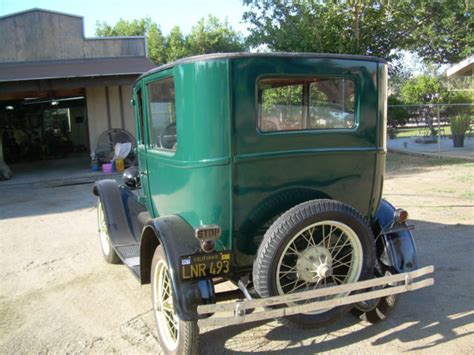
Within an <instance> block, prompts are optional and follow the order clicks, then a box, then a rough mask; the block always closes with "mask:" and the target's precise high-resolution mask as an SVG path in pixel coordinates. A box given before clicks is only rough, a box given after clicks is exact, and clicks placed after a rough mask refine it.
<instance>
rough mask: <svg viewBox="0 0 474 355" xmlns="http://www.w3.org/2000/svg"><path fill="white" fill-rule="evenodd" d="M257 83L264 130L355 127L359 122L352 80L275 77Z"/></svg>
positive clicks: (259, 110) (261, 128)
mask: <svg viewBox="0 0 474 355" xmlns="http://www.w3.org/2000/svg"><path fill="white" fill-rule="evenodd" d="M257 86H258V128H259V130H260V131H262V132H274V131H295V130H309V129H352V128H355V127H356V125H357V119H356V112H357V110H356V100H355V83H354V80H352V79H348V78H318V77H311V78H301V77H297V78H290V77H272V78H264V79H260V80H259V81H258V83H257Z"/></svg>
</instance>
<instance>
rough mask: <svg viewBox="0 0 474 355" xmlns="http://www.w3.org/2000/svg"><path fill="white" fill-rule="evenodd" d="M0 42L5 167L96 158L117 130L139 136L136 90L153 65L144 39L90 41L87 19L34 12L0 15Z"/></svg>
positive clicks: (0, 112) (0, 114)
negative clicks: (104, 136)
mask: <svg viewBox="0 0 474 355" xmlns="http://www.w3.org/2000/svg"><path fill="white" fill-rule="evenodd" d="M0 43H1V51H0V132H1V141H2V146H3V156H4V159H5V160H6V161H7V163H8V162H9V163H15V162H19V161H31V160H39V159H51V158H55V157H65V156H68V157H70V156H77V155H80V154H82V155H86V154H90V153H91V152H93V151H94V149H95V147H96V145H97V141H98V139H99V136H100V134H101V133H102V132H104V131H106V130H108V129H111V128H122V129H125V130H127V131H129V132H130V133H132V134H134V133H135V128H134V119H133V110H132V107H131V105H130V100H131V97H132V88H131V84H132V83H133V81H134V80H135V79H136V78H137V77H138V76H139V75H140V74H142V73H143V72H145V71H147V70H149V69H151V68H152V67H153V66H154V65H153V64H152V63H151V62H150V61H149V60H148V59H147V58H146V42H145V38H144V37H111V38H109V37H106V38H103V37H101V38H86V37H85V36H84V25H83V18H82V17H80V16H75V15H69V14H64V13H58V12H54V11H47V10H42V9H31V10H27V11H23V12H19V13H14V14H10V15H7V16H3V17H0ZM0 151H1V149H0Z"/></svg>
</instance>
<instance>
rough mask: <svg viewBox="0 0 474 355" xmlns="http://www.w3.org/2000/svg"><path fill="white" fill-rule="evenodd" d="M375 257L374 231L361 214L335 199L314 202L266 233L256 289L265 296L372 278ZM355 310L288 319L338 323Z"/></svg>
mask: <svg viewBox="0 0 474 355" xmlns="http://www.w3.org/2000/svg"><path fill="white" fill-rule="evenodd" d="M374 255H375V250H374V239H373V235H372V232H371V230H370V228H369V227H368V225H367V223H366V222H365V220H364V219H363V217H362V216H360V215H359V213H357V211H356V210H354V209H353V208H351V207H350V206H348V205H345V204H343V203H341V202H337V201H332V200H313V201H308V202H305V203H302V204H300V205H298V206H296V207H294V208H292V209H290V210H289V211H287V212H286V213H284V214H283V215H282V216H280V217H279V218H278V219H277V220H276V221H275V222H274V223H273V224H272V226H271V227H270V228H269V229H268V231H267V232H266V233H265V236H264V239H263V242H262V244H261V245H260V248H259V251H258V254H257V258H256V260H255V263H254V268H253V279H254V284H255V289H256V290H257V292H258V294H259V295H260V296H261V297H270V296H275V295H283V294H291V293H296V292H301V291H308V290H314V289H317V288H324V287H332V286H336V285H341V284H347V283H352V282H357V281H359V280H363V279H366V278H368V276H369V275H370V272H369V270H373V265H374ZM348 294H349V293H345V294H338V295H334V296H327V297H326V298H322V299H321V300H328V299H333V298H338V297H343V296H346V295H348ZM307 302H309V300H308V301H301V302H296V303H292V304H288V306H294V305H296V304H305V303H307ZM351 307H352V306H350V305H348V306H339V307H333V308H327V309H323V310H318V311H315V312H311V313H305V314H298V315H294V316H289V317H285V318H284V319H282V321H283V322H284V323H286V324H289V325H291V326H296V327H301V328H311V327H315V326H319V325H323V324H325V323H327V322H330V321H333V320H334V319H336V318H337V317H339V316H340V315H342V314H344V313H346V312H348V311H349V310H350V309H351Z"/></svg>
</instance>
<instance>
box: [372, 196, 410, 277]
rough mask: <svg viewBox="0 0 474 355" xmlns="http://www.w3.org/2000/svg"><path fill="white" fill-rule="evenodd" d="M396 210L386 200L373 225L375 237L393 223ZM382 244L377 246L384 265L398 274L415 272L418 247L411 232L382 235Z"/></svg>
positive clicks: (379, 209) (381, 204) (403, 231)
mask: <svg viewBox="0 0 474 355" xmlns="http://www.w3.org/2000/svg"><path fill="white" fill-rule="evenodd" d="M395 210H396V208H395V207H394V206H393V205H392V204H390V203H389V202H388V201H386V200H382V201H381V202H380V206H379V208H378V210H377V213H376V215H375V218H374V222H373V224H372V230H373V231H374V235H378V234H379V233H380V231H381V230H382V229H384V228H387V227H388V226H390V225H391V224H392V223H393V217H394V212H395ZM381 240H382V243H381V244H379V245H377V249H378V250H377V256H378V258H379V261H380V262H381V263H383V264H384V265H386V266H388V267H391V268H393V269H394V271H395V272H397V273H403V272H408V271H412V270H415V269H416V268H417V255H416V245H415V240H414V239H413V235H412V234H411V232H410V231H409V230H402V231H398V232H395V233H389V234H382V235H381Z"/></svg>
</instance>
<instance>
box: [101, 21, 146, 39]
mask: <svg viewBox="0 0 474 355" xmlns="http://www.w3.org/2000/svg"><path fill="white" fill-rule="evenodd" d="M151 24H152V21H151V19H150V18H143V19H140V20H132V21H126V20H124V19H120V20H118V22H117V23H116V24H115V25H114V26H110V25H109V24H107V23H106V22H99V21H98V22H97V23H96V29H95V34H96V36H99V37H118V36H145V35H146V33H147V32H148V29H149V28H150V25H151Z"/></svg>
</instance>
